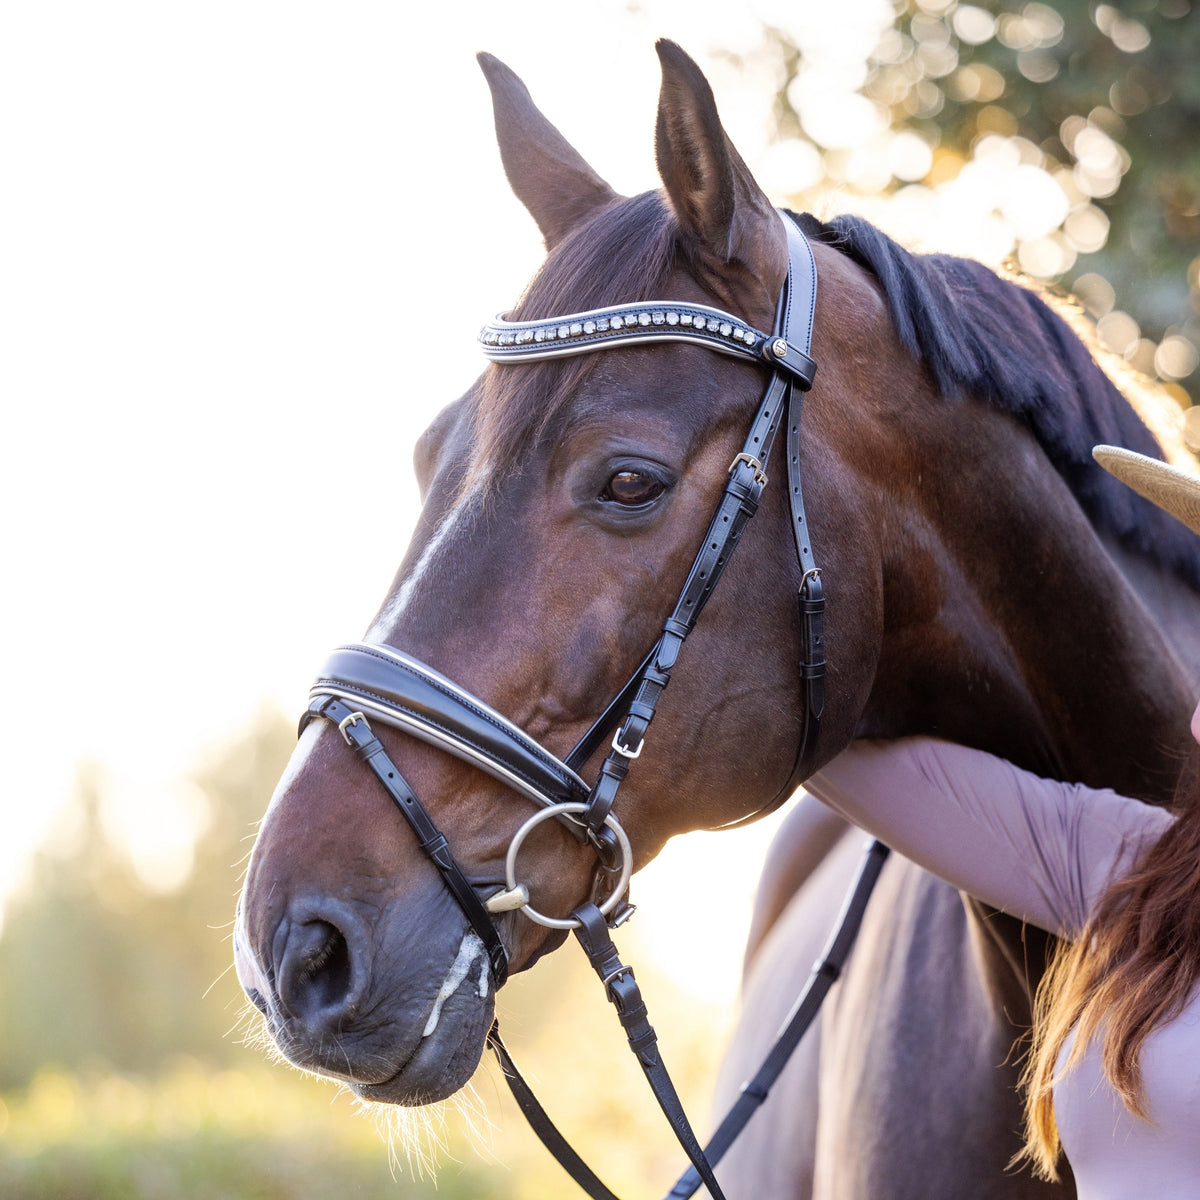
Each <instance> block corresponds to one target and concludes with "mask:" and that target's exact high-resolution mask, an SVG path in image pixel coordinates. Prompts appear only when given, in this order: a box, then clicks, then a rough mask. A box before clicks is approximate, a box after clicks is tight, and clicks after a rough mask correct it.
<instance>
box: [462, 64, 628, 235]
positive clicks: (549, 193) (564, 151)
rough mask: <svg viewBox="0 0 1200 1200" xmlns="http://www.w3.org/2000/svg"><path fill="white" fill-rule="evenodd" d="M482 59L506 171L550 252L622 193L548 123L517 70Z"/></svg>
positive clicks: (501, 156)
mask: <svg viewBox="0 0 1200 1200" xmlns="http://www.w3.org/2000/svg"><path fill="white" fill-rule="evenodd" d="M477 57H478V59H479V65H480V66H481V67H482V68H483V73H484V75H485V76H486V77H487V81H488V87H490V88H491V90H492V109H493V111H494V113H495V116H496V140H497V141H498V142H499V143H500V160H501V162H503V163H504V173H505V175H507V176H508V182H509V183H510V184H511V185H512V190H513V191H514V192H515V193H516V195H517V199H518V200H520V201H521V203H522V204H524V205H525V207H526V208H527V209H529V212H530V215H531V216H532V217H533V219H534V220H535V221H536V222H537V224H538V228H539V229H540V230H541V231H542V237H543V238H544V239H545V241H546V249H547V250H550V249H552V248H553V247H554V246H556V245H557V244H558V243H559V242H561V241H562V239H563V238H564V237H566V235H567V234H568V233H569V232H570V231H571V230H572V229H573V228H574V227H575V225H576V224H578V223H579V222H580V221H581V220H583V219H584V218H585V217H587V216H590V215H591V214H592V213H594V212H596V211H597V210H598V209H600V208H603V207H604V206H605V205H606V204H610V203H611V202H612V201H613V200H616V199H617V193H616V192H614V191H613V190H612V188H610V187H609V186H608V184H607V183H605V182H604V180H603V179H601V178H600V176H599V175H597V174H596V172H595V171H593V170H592V168H591V167H589V166H588V164H587V163H586V162H584V160H583V158H582V157H581V156H580V154H579V152H578V151H577V150H576V149H575V148H574V147H573V146H572V145H571V144H570V142H568V141H567V139H566V138H565V137H563V135H562V134H561V133H559V132H558V130H557V129H555V128H554V126H553V125H551V124H550V122H549V121H547V120H546V118H545V117H544V116H543V115H542V113H541V111H540V110H539V109H538V107H537V105H536V104H534V102H533V98H532V97H531V96H530V95H529V89H528V88H527V87H526V86H525V85H524V84H523V83H522V82H521V80H520V79H519V78H518V76H517V75H516V74H515V73H514V72H513V71H512V70H510V69H509V68H508V67H506V66H505V65H504V63H502V62H501V61H500V60H499V59H498V58H494V57H493V56H492V55H490V54H479V55H477Z"/></svg>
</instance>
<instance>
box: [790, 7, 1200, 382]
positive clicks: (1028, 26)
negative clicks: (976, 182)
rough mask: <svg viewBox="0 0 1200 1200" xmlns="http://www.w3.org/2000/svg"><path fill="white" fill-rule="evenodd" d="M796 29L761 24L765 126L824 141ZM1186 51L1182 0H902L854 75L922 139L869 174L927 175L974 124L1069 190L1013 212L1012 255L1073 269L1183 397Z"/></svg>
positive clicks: (961, 147) (1193, 260)
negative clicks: (1043, 212) (1057, 215)
mask: <svg viewBox="0 0 1200 1200" xmlns="http://www.w3.org/2000/svg"><path fill="white" fill-rule="evenodd" d="M797 40H798V39H797V38H795V37H793V36H792V35H790V34H789V33H787V32H785V31H782V30H778V29H772V30H769V31H768V37H767V41H768V45H769V46H770V47H771V48H772V53H773V54H774V56H775V59H776V62H777V65H778V67H779V78H780V88H779V92H778V99H777V105H776V116H777V126H778V134H779V136H780V137H783V138H788V137H792V138H806V137H807V138H810V139H812V140H813V141H815V142H817V143H818V145H820V138H821V133H820V131H819V130H817V131H815V136H814V130H813V129H811V128H809V129H806V127H805V119H804V118H805V114H804V112H803V104H796V103H794V102H793V101H794V99H795V97H796V96H797V95H798V94H799V93H798V92H797V91H796V90H795V89H794V88H792V83H793V81H794V80H795V79H796V78H797V76H798V75H800V74H802V73H803V71H804V69H805V59H804V55H803V53H802V48H801V47H800V46H798V45H797ZM1198 62H1200V13H1198V12H1196V11H1195V9H1194V6H1193V2H1192V0H1132V2H1131V3H1124V4H1121V5H1119V6H1118V5H1112V4H1097V3H1095V0H1056V2H1055V3H1054V4H1053V5H1052V6H1051V5H1049V4H1044V3H1038V2H1032V3H1026V2H1025V0H1005V2H1003V3H983V4H978V5H973V4H959V3H957V2H956V0H897V11H896V18H895V23H894V25H893V27H892V28H891V29H889V30H887V31H886V32H885V33H884V35H883V37H882V38H881V40H880V42H879V44H878V45H877V47H876V49H875V51H874V53H873V54H872V55H871V57H870V60H869V62H868V63H867V64H866V71H865V75H864V78H863V80H862V85H861V89H860V90H861V93H862V94H863V95H864V96H865V97H867V98H868V99H869V100H870V101H871V102H872V103H873V104H874V105H875V106H876V108H877V110H878V111H879V112H880V113H882V114H883V116H884V117H885V119H886V123H888V124H890V128H891V130H892V132H893V133H895V132H898V131H907V132H909V133H911V134H915V135H916V136H917V137H919V138H920V139H921V141H923V142H924V143H925V144H926V145H927V146H928V147H929V148H930V149H931V150H932V154H931V155H927V156H925V157H924V159H923V161H922V162H921V166H920V167H919V168H918V170H920V171H922V173H921V174H919V175H913V174H905V173H904V172H903V170H900V175H899V177H893V178H891V179H890V181H886V182H880V183H879V184H878V186H881V187H884V188H885V189H886V190H889V191H897V190H900V189H901V188H904V187H906V186H909V185H914V184H915V185H918V186H920V187H925V188H937V187H938V186H939V185H943V184H947V183H950V182H952V181H953V180H954V179H955V178H956V177H957V176H958V175H959V174H960V172H961V171H962V170H963V168H964V167H965V166H967V165H968V164H969V163H971V162H972V161H973V160H974V159H975V157H976V155H977V154H978V153H979V152H980V147H981V143H983V142H984V140H985V139H988V138H991V139H992V143H991V149H993V150H994V149H995V148H996V147H997V146H998V145H999V144H1000V143H1001V142H1003V143H1004V146H1003V148H1004V149H1005V150H1006V151H1009V152H1011V153H1012V154H1013V155H1014V156H1016V157H1019V161H1020V162H1021V163H1023V164H1026V165H1028V166H1033V167H1036V168H1037V169H1039V170H1040V171H1043V172H1045V174H1046V176H1047V177H1048V180H1053V181H1054V182H1055V183H1057V184H1058V185H1059V187H1061V189H1062V191H1063V192H1064V193H1065V196H1066V203H1067V205H1069V213H1067V212H1066V208H1065V207H1064V216H1063V219H1062V220H1061V221H1060V223H1059V226H1058V228H1057V229H1055V230H1053V231H1051V232H1050V233H1049V235H1048V236H1047V235H1041V234H1039V235H1037V236H1035V237H1031V238H1029V239H1028V240H1027V241H1022V240H1021V234H1020V232H1019V230H1018V232H1017V243H1018V244H1017V247H1015V248H1016V249H1017V250H1018V256H1019V261H1020V264H1021V266H1022V268H1023V269H1025V270H1026V271H1027V272H1029V273H1031V274H1033V275H1035V276H1037V277H1039V278H1044V279H1048V280H1053V281H1056V282H1062V283H1065V284H1067V285H1068V286H1074V285H1076V284H1078V285H1079V287H1078V292H1079V295H1080V297H1081V299H1082V300H1083V301H1084V303H1085V305H1086V306H1087V307H1088V308H1089V310H1090V311H1091V312H1092V314H1093V316H1095V317H1098V318H1101V325H1100V335H1101V337H1102V339H1103V340H1105V341H1106V342H1107V344H1108V345H1109V346H1110V347H1111V348H1113V349H1115V350H1117V352H1118V353H1123V354H1124V355H1125V357H1126V358H1127V359H1128V360H1129V361H1130V362H1132V363H1133V365H1134V366H1136V367H1137V368H1138V369H1139V370H1141V371H1143V372H1145V373H1146V374H1149V375H1155V374H1157V375H1158V376H1159V377H1160V378H1161V379H1163V380H1165V381H1168V382H1171V383H1174V381H1179V382H1180V383H1182V384H1183V387H1179V386H1178V385H1175V386H1174V391H1175V395H1176V398H1177V399H1178V400H1179V401H1180V402H1181V403H1188V402H1189V396H1188V395H1187V394H1186V393H1185V390H1184V389H1185V388H1187V389H1190V390H1191V396H1192V397H1193V398H1194V397H1195V396H1196V395H1197V394H1200V392H1198V387H1200V385H1198V383H1197V378H1198V377H1197V372H1196V371H1195V362H1196V348H1197V347H1200V139H1198V138H1197V137H1196V129H1197V127H1198V124H1200V71H1198V70H1197V66H1196V64H1197V63H1198ZM810 124H811V122H810ZM826 136H828V135H826ZM917 157H918V160H920V159H921V156H920V155H918V156H917ZM825 162H826V172H827V176H830V177H832V178H833V179H835V181H837V182H840V183H845V182H847V178H846V173H845V172H844V171H840V168H839V156H838V151H837V150H836V149H835V150H834V152H833V153H832V154H829V153H827V154H826V155H825ZM839 174H840V176H841V177H840V178H839ZM1035 182H1036V181H1035ZM849 183H850V185H851V187H852V188H853V186H854V180H853V178H850V179H849ZM859 190H862V189H861V188H860V189H859ZM867 190H868V191H869V190H872V189H871V187H868V188H867ZM1114 309H1115V310H1116V311H1115V313H1114ZM1121 310H1124V311H1123V313H1122V312H1121ZM1110 313H1113V318H1112V319H1110V320H1109V321H1108V322H1107V323H1105V321H1104V320H1103V318H1105V317H1109V315H1110ZM1131 318H1132V319H1131ZM1135 322H1136V324H1135ZM1168 339H1169V340H1168ZM1160 347H1161V349H1160Z"/></svg>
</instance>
